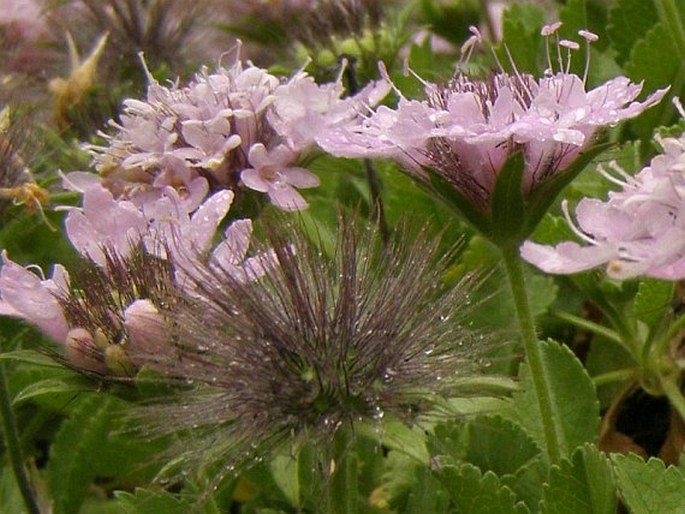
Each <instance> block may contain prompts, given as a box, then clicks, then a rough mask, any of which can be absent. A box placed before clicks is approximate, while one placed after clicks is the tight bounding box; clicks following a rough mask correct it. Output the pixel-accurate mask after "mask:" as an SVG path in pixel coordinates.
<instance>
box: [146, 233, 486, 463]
mask: <svg viewBox="0 0 685 514" xmlns="http://www.w3.org/2000/svg"><path fill="white" fill-rule="evenodd" d="M268 233H269V237H268V239H269V245H270V246H272V247H273V251H274V252H275V254H276V255H277V258H278V261H279V264H280V265H279V266H278V267H275V268H273V269H271V270H270V271H269V272H267V274H266V275H265V276H263V277H262V278H261V279H260V280H258V281H254V282H249V283H246V282H244V281H240V280H237V279H236V278H235V277H234V276H233V274H232V273H231V272H230V270H229V271H225V270H222V269H220V268H218V267H216V266H211V267H210V266H207V267H205V268H204V269H203V270H201V271H200V270H197V269H195V270H194V273H193V274H192V279H191V280H193V281H194V284H193V287H192V288H191V289H192V291H193V294H192V298H190V299H187V298H186V299H184V301H182V302H177V305H178V306H179V308H177V309H175V310H167V309H160V312H161V313H162V315H163V316H166V317H167V318H169V319H172V318H173V321H174V323H173V329H172V331H171V333H172V336H171V340H173V341H174V344H175V345H176V349H175V350H176V351H175V353H174V357H173V358H167V359H160V358H159V356H158V354H156V353H155V352H150V354H149V355H148V356H147V358H146V356H144V355H139V359H140V362H141V363H142V364H147V365H149V366H150V367H152V368H155V369H157V370H158V371H159V372H161V373H162V374H163V375H165V376H167V377H170V378H175V379H181V380H182V381H183V382H184V383H185V382H187V381H189V382H192V383H193V384H194V385H196V386H197V388H196V389H194V390H193V391H192V392H188V393H187V394H186V395H185V396H181V397H180V398H176V401H175V402H172V403H160V404H159V405H156V406H151V407H149V408H148V410H147V416H148V418H149V419H154V420H156V422H157V423H159V426H158V427H157V428H158V429H159V430H160V431H168V430H174V429H190V428H192V429H193V434H195V435H198V434H205V435H206V437H200V436H198V441H197V444H196V445H195V446H190V447H189V448H192V449H191V450H189V451H188V456H189V457H191V458H192V457H193V456H195V457H197V456H198V455H202V457H203V458H204V457H207V456H208V455H211V456H212V457H210V458H213V459H217V460H221V462H224V463H228V465H235V464H237V463H238V462H239V461H240V460H242V459H243V458H244V457H245V456H246V455H248V454H251V453H253V452H255V451H256V452H257V453H262V452H266V451H269V450H270V449H273V448H274V447H275V446H277V445H278V444H279V443H282V442H284V441H287V440H289V439H290V438H291V437H292V436H295V439H296V440H299V439H301V438H302V437H304V436H306V437H307V438H308V439H309V440H315V441H319V442H327V441H330V440H331V439H332V437H333V435H334V434H335V433H336V432H337V431H338V430H339V429H340V428H341V427H345V426H348V427H349V426H350V425H352V426H353V425H355V424H357V423H360V422H362V423H363V422H370V423H376V422H378V421H379V419H380V418H382V417H383V416H384V415H385V414H389V415H391V416H397V417H399V418H401V419H403V420H411V419H413V418H414V417H415V416H416V415H417V414H418V413H420V412H422V411H424V410H426V409H427V408H430V406H431V405H434V404H435V403H434V402H435V401H436V400H437V399H438V398H440V397H441V396H443V395H447V394H450V393H451V392H454V390H455V388H456V387H457V386H458V384H459V381H460V380H461V379H464V378H466V377H468V376H470V375H472V374H473V373H475V372H476V369H477V367H478V364H477V358H476V355H481V354H482V353H484V352H485V349H484V347H483V345H482V343H483V339H482V338H479V337H478V336H477V335H476V334H474V333H472V332H470V331H469V330H467V329H465V328H464V327H463V326H462V325H461V324H460V321H463V317H464V316H463V314H464V312H463V311H460V310H459V309H460V306H464V305H466V304H468V298H469V294H470V292H471V289H472V287H473V283H472V279H465V280H464V281H463V282H462V283H460V284H458V285H457V286H456V287H455V288H454V289H452V290H446V289H445V287H444V285H443V283H442V280H441V279H442V273H443V272H444V269H445V265H446V261H445V260H442V261H440V262H439V263H438V264H437V265H436V264H435V263H434V260H435V257H436V243H434V242H430V241H429V240H428V237H427V236H426V235H425V234H422V235H421V236H420V237H418V239H417V240H416V241H415V242H414V243H413V244H412V245H411V246H409V247H403V246H401V245H400V244H399V243H398V244H395V245H391V247H390V248H389V249H386V250H384V249H382V248H381V246H380V244H379V241H378V237H377V234H376V233H375V231H373V230H371V229H367V231H366V232H365V233H363V234H359V233H358V232H357V230H356V229H355V228H354V227H353V226H352V224H351V223H350V222H348V221H346V222H343V223H341V225H340V236H339V239H338V241H337V245H336V246H335V250H334V252H333V255H331V256H327V255H325V254H324V253H323V252H322V250H321V249H320V248H319V247H318V246H317V245H315V244H313V243H312V242H311V241H310V240H308V239H307V237H306V236H305V235H304V234H303V233H302V231H293V230H292V229H290V228H289V229H288V230H284V227H278V226H276V227H271V228H269V229H268ZM292 234H295V237H294V239H292V240H291V239H290V236H291V235H292ZM179 402H180V404H181V405H180V406H179Z"/></svg>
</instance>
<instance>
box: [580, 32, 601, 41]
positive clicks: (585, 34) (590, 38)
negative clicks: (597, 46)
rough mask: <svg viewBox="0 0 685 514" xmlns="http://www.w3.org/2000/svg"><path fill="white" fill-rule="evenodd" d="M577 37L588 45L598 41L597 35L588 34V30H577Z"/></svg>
mask: <svg viewBox="0 0 685 514" xmlns="http://www.w3.org/2000/svg"><path fill="white" fill-rule="evenodd" d="M578 35H579V36H580V37H582V38H583V39H584V40H585V41H587V42H588V43H594V42H595V41H597V40H598V39H599V36H598V35H597V34H595V33H594V32H590V31H589V30H579V31H578Z"/></svg>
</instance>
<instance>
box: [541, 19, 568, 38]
mask: <svg viewBox="0 0 685 514" xmlns="http://www.w3.org/2000/svg"><path fill="white" fill-rule="evenodd" d="M562 25H563V24H562V23H561V22H560V21H557V22H555V23H552V24H550V25H545V26H544V27H542V30H541V31H540V35H542V36H545V37H549V36H551V35H552V34H554V33H555V32H556V31H557V30H559V27H561V26H562Z"/></svg>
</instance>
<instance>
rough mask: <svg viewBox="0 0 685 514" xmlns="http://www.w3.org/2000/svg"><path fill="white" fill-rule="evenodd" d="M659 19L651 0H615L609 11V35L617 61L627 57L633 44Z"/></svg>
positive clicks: (622, 60)
mask: <svg viewBox="0 0 685 514" xmlns="http://www.w3.org/2000/svg"><path fill="white" fill-rule="evenodd" d="M658 20H659V18H658V15H657V11H656V6H655V5H654V2H653V1H652V0H617V1H616V2H614V5H613V8H612V9H611V10H610V11H609V27H608V33H609V37H610V38H611V40H612V42H613V44H614V45H613V46H614V48H615V49H616V51H617V52H618V60H619V62H624V61H626V60H627V59H628V57H629V55H630V52H631V50H632V49H633V46H634V45H635V43H636V42H637V41H639V40H640V39H642V38H643V37H644V36H645V34H647V32H648V31H649V29H650V28H652V27H653V26H654V25H655V24H656V23H657V21H658Z"/></svg>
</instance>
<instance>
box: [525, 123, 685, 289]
mask: <svg viewBox="0 0 685 514" xmlns="http://www.w3.org/2000/svg"><path fill="white" fill-rule="evenodd" d="M657 140H658V141H659V143H660V144H661V146H662V148H663V154H662V155H659V156H657V157H655V158H654V159H653V160H652V162H651V163H650V165H649V166H647V167H645V168H644V169H643V170H642V171H640V172H639V173H638V174H637V175H635V177H631V176H629V175H628V174H627V173H625V172H624V171H623V170H622V169H621V168H620V167H619V166H618V165H616V163H612V164H611V167H612V168H613V170H614V172H615V173H616V174H617V175H618V177H616V176H612V175H609V174H608V173H607V172H605V171H604V170H603V169H602V170H601V171H602V172H603V173H604V174H605V176H607V178H609V179H610V180H611V181H612V182H615V183H619V184H620V185H621V186H622V190H621V191H617V192H611V193H609V199H608V200H607V201H605V202H602V201H600V200H596V199H590V198H585V199H583V200H581V201H580V202H579V204H578V206H577V207H576V213H575V217H576V220H577V226H575V224H574V223H573V222H572V221H571V219H570V216H569V215H568V210H567V208H566V205H565V204H564V209H565V213H566V215H567V219H568V221H569V223H570V225H571V227H572V228H573V230H574V232H575V233H576V234H577V235H578V237H579V238H580V239H581V240H582V241H583V242H584V243H585V245H584V246H583V245H580V244H578V243H575V242H564V243H560V244H558V245H556V246H548V245H540V244H537V243H533V242H531V241H527V242H526V243H525V244H524V245H523V246H522V248H521V256H522V257H523V258H524V259H526V260H527V261H529V262H531V263H532V264H534V265H535V266H537V267H538V268H540V269H542V270H543V271H545V272H547V273H556V274H570V273H577V272H580V271H586V270H589V269H592V268H595V267H598V266H601V265H605V266H606V271H607V274H608V275H609V276H611V277H613V278H618V279H626V278H631V277H635V276H638V275H646V276H650V277H654V278H661V279H666V280H681V279H683V278H685V175H684V174H683V163H684V162H685V136H681V137H680V138H665V139H660V138H657Z"/></svg>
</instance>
